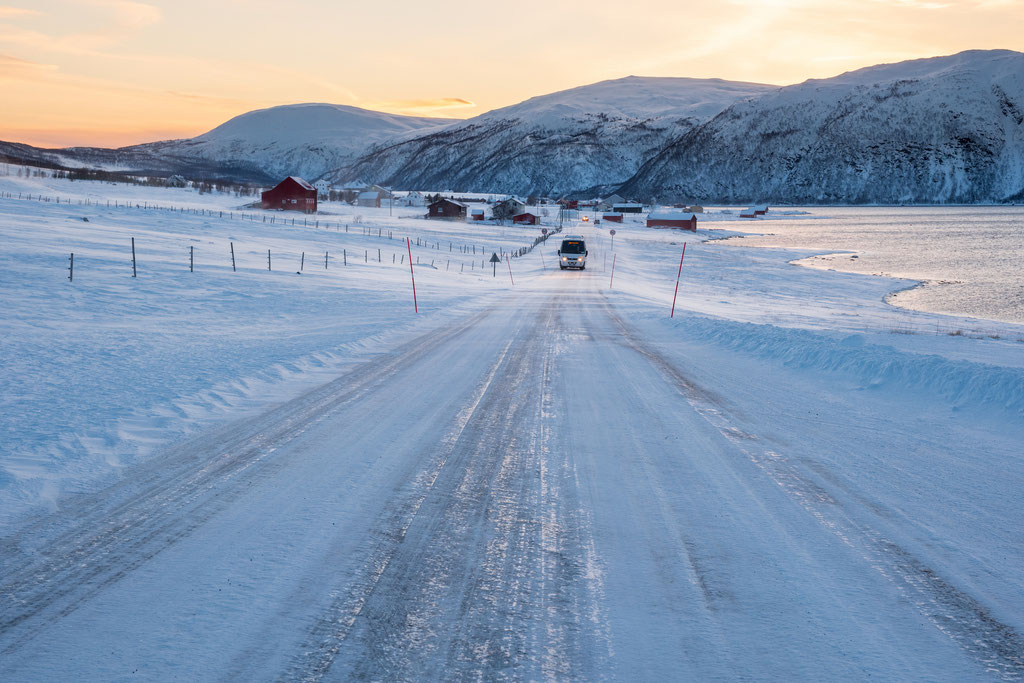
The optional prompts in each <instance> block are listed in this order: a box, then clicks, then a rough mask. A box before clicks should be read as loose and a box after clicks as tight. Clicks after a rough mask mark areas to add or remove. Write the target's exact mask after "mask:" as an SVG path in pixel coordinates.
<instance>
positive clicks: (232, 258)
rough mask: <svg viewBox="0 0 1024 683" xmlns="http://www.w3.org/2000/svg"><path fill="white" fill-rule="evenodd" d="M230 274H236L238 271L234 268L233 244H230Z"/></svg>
mask: <svg viewBox="0 0 1024 683" xmlns="http://www.w3.org/2000/svg"><path fill="white" fill-rule="evenodd" d="M231 272H232V273H237V272H238V269H237V268H235V243H234V242H232V243H231Z"/></svg>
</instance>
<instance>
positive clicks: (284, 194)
mask: <svg viewBox="0 0 1024 683" xmlns="http://www.w3.org/2000/svg"><path fill="white" fill-rule="evenodd" d="M316 194H317V192H316V188H315V187H313V186H312V185H310V184H309V183H307V182H306V181H305V180H303V179H302V178H299V177H297V176H288V177H287V178H285V179H284V180H282V181H281V182H280V183H278V184H277V187H275V188H274V189H272V190H265V191H264V192H263V194H262V195H261V199H262V200H263V201H262V203H263V208H264V209H281V210H283V211H302V212H303V213H316Z"/></svg>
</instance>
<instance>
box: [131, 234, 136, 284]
mask: <svg viewBox="0 0 1024 683" xmlns="http://www.w3.org/2000/svg"><path fill="white" fill-rule="evenodd" d="M136 274H137V271H136V270H135V238H134V237H133V238H132V277H135V276H136Z"/></svg>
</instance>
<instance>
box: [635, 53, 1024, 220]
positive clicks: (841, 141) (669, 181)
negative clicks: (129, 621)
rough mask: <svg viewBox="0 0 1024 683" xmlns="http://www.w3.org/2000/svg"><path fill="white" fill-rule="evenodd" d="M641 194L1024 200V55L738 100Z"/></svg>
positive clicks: (918, 67) (889, 69)
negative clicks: (742, 100)
mask: <svg viewBox="0 0 1024 683" xmlns="http://www.w3.org/2000/svg"><path fill="white" fill-rule="evenodd" d="M620 193H626V194H629V195H633V196H638V197H660V198H664V199H675V198H678V199H694V200H699V201H705V202H728V203H743V202H751V201H757V200H765V201H775V202H792V203H802V202H822V203H900V202H926V203H933V202H934V203H941V202H964V203H970V202H999V201H1009V200H1019V199H1021V198H1024V54H1021V53H1019V52H1012V51H1008V50H987V51H981V50H974V51H969V52H962V53H960V54H956V55H952V56H948V57H937V58H932V59H918V60H913V61H909V62H902V63H898V64H886V65H881V66H875V67H869V68H866V69H860V70H858V71H853V72H849V73H845V74H842V75H840V76H837V77H835V78H830V79H825V80H810V81H807V82H805V83H801V84H799V85H793V86H789V87H785V88H781V89H779V90H776V91H775V92H770V93H766V94H764V95H762V96H760V97H758V98H757V99H754V100H748V101H744V102H738V103H736V104H734V105H733V106H731V107H729V108H728V109H727V110H726V111H724V112H722V113H721V114H719V115H718V116H716V117H715V118H714V119H712V120H711V121H708V122H707V123H706V124H704V125H702V126H699V127H695V128H694V129H693V130H691V131H689V132H687V133H686V134H685V135H683V136H682V137H681V138H680V139H678V140H676V141H674V142H673V143H672V144H670V145H668V146H667V147H666V148H665V149H664V150H662V151H661V152H660V153H659V154H658V155H656V156H655V157H654V158H652V159H651V160H650V161H649V162H648V163H646V164H645V165H644V167H643V168H642V169H640V171H639V172H638V173H637V174H636V176H635V177H634V178H632V179H631V180H630V181H629V182H628V183H626V184H625V185H624V186H623V187H622V188H621V190H620Z"/></svg>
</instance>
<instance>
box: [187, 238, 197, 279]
mask: <svg viewBox="0 0 1024 683" xmlns="http://www.w3.org/2000/svg"><path fill="white" fill-rule="evenodd" d="M194 251H195V247H194V246H192V245H189V247H188V272H190V273H194V272H196V271H195V269H194V267H193V266H194V264H195V258H194Z"/></svg>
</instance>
